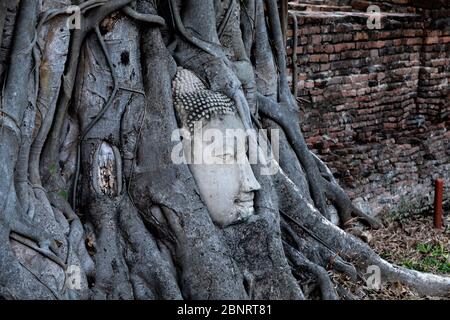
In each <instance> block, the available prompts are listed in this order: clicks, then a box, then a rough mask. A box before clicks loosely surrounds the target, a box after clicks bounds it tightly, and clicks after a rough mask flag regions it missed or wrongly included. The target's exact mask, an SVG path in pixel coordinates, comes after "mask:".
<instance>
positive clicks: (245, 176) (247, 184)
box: [241, 161, 261, 192]
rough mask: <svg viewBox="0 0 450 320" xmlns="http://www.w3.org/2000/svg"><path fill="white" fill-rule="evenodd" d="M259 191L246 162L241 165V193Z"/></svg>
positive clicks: (258, 186) (259, 187)
mask: <svg viewBox="0 0 450 320" xmlns="http://www.w3.org/2000/svg"><path fill="white" fill-rule="evenodd" d="M259 189H261V185H260V184H259V182H258V180H256V177H255V175H254V173H253V170H252V167H251V166H250V164H249V163H248V162H247V161H246V163H244V164H242V165H241V191H243V192H252V191H256V190H259Z"/></svg>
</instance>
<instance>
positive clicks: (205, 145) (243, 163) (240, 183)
mask: <svg viewBox="0 0 450 320" xmlns="http://www.w3.org/2000/svg"><path fill="white" fill-rule="evenodd" d="M229 129H238V130H236V131H235V132H242V133H244V132H245V131H244V125H243V123H242V121H241V120H240V118H238V117H237V116H236V115H233V114H226V115H220V116H219V115H217V116H214V117H212V118H211V119H203V121H202V127H201V132H200V133H198V132H197V129H196V130H195V131H196V132H194V136H193V138H192V141H189V140H183V149H184V152H185V154H187V153H190V154H191V156H192V159H195V158H196V159H202V161H200V162H197V161H196V162H194V164H190V165H189V168H190V170H191V172H192V175H193V177H194V179H195V182H196V184H197V186H198V189H199V191H200V195H201V197H202V200H203V201H204V202H205V204H206V206H207V208H208V210H209V213H210V215H211V218H212V220H213V221H214V222H215V223H216V224H217V225H219V226H221V227H226V226H229V225H231V224H234V223H239V222H243V221H245V220H246V219H248V218H249V217H250V216H251V215H252V214H253V213H254V205H253V199H254V194H255V191H256V190H259V189H260V188H261V186H260V185H259V183H258V181H257V180H256V178H255V175H254V174H253V171H252V168H251V166H250V163H249V161H248V157H247V154H246V151H247V146H246V143H245V142H244V143H238V141H236V137H235V136H232V135H229V134H227V132H228V133H229V132H230V130H229ZM219 136H220V137H219ZM241 138H242V137H241ZM219 140H220V143H217V142H218V141H219ZM244 141H245V139H244ZM214 142H215V143H214ZM222 142H223V143H222ZM241 142H242V140H241ZM199 146H201V148H198V147H199ZM240 146H241V147H240Z"/></svg>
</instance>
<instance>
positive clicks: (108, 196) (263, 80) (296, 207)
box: [0, 0, 450, 299]
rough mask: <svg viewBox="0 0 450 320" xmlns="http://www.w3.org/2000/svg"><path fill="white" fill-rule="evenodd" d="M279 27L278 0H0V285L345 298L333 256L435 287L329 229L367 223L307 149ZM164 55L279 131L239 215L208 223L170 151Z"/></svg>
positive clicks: (354, 270) (2, 292) (29, 292)
mask: <svg viewBox="0 0 450 320" xmlns="http://www.w3.org/2000/svg"><path fill="white" fill-rule="evenodd" d="M71 5H77V8H78V9H77V10H79V11H77V10H74V7H69V6H71ZM77 12H79V13H80V28H75V29H73V28H71V26H73V24H72V22H76V20H72V18H73V17H75V18H76V15H77ZM68 21H69V22H70V23H68ZM281 30H282V28H281V23H280V19H279V15H278V7H277V1H276V0H240V1H238V0H229V1H221V0H214V1H211V0H185V1H180V0H168V1H156V0H137V1H131V0H109V1H104V0H89V1H75V0H74V1H72V2H71V1H70V0H42V1H28V0H22V1H19V0H9V1H2V3H1V4H0V45H1V50H0V85H1V88H2V91H1V96H0V97H1V100H0V101H1V104H0V139H1V144H0V177H1V178H0V298H7V299H304V298H316V296H319V297H321V298H323V299H338V298H341V297H342V298H344V297H348V296H349V295H347V294H343V293H342V291H339V292H340V293H338V291H337V290H336V289H335V285H334V284H333V282H332V280H331V279H330V277H329V275H328V273H327V270H326V268H329V266H330V262H331V261H333V262H334V263H332V269H333V272H337V273H345V274H347V275H349V276H351V277H352V278H353V279H355V281H356V279H357V277H358V275H359V276H361V275H362V274H363V273H364V272H365V271H366V268H367V266H368V265H377V266H379V267H380V269H381V272H382V279H383V280H384V281H401V282H403V283H404V284H406V285H409V286H411V287H412V288H414V289H415V290H417V291H418V292H419V293H422V294H429V295H448V293H449V292H450V279H448V278H441V277H438V276H433V275H426V274H421V273H418V272H414V271H409V270H406V269H403V268H400V267H396V266H393V265H391V264H389V263H387V262H386V261H384V260H382V259H381V258H380V257H379V256H378V255H376V254H375V253H374V252H373V251H372V250H371V249H370V248H369V247H368V246H367V245H366V244H364V243H363V242H362V241H361V240H359V239H357V238H355V237H353V236H352V235H350V234H348V233H346V232H345V231H344V230H343V229H341V228H340V226H345V224H346V223H347V222H348V221H349V220H350V219H351V218H352V217H353V216H356V217H358V218H360V220H361V221H362V222H364V223H365V224H366V225H368V226H370V227H381V225H380V224H379V223H378V222H377V221H376V220H375V219H374V218H372V217H370V216H368V215H366V214H364V213H362V212H361V211H360V210H358V209H357V208H355V207H354V206H353V205H352V203H351V202H350V200H349V198H348V197H347V196H346V194H345V192H344V191H343V190H342V189H341V188H340V187H339V186H338V184H337V182H336V181H335V179H334V178H333V177H332V175H331V173H330V171H329V170H328V168H327V167H326V165H325V164H324V163H323V162H321V161H320V159H319V158H317V157H316V156H315V155H313V154H312V153H311V152H310V151H309V150H308V148H307V146H306V143H305V140H304V139H303V136H302V133H301V130H300V126H299V123H298V106H297V103H296V101H295V99H294V97H293V96H292V94H291V93H290V91H289V86H288V82H287V76H286V72H285V65H286V63H285V50H284V44H283V34H282V31H281ZM269 39H270V40H269ZM177 66H181V67H183V68H186V69H189V70H191V71H193V72H194V73H195V74H196V75H197V76H198V77H200V78H201V79H202V80H203V81H204V82H205V83H207V84H208V85H209V88H210V89H211V90H213V91H217V92H221V93H223V94H225V95H226V96H228V97H230V98H231V99H234V100H236V97H238V96H239V95H240V94H241V93H243V94H244V95H245V101H244V102H245V103H243V104H242V105H243V107H242V109H241V110H240V111H241V112H240V114H241V116H242V118H243V121H244V122H246V123H247V125H248V126H252V127H260V126H262V127H264V128H277V129H280V130H281V135H280V137H281V140H280V141H281V146H280V158H279V165H280V169H279V171H278V173H277V174H276V175H274V176H263V175H257V178H258V181H259V183H260V184H261V186H262V188H261V190H259V191H258V192H257V195H256V200H255V208H256V211H257V214H256V215H255V216H254V217H252V218H251V219H250V220H249V221H247V222H245V223H241V224H237V225H232V226H229V227H227V228H223V229H222V228H219V227H218V226H216V225H215V224H214V223H213V222H212V220H211V218H210V215H209V213H208V209H207V208H206V206H205V205H204V203H203V202H202V200H201V197H200V195H199V193H198V190H197V186H196V184H195V181H194V179H193V177H192V174H191V172H190V171H189V168H188V166H186V165H175V164H173V163H172V161H171V158H170V154H171V150H172V149H173V147H174V145H176V144H177V143H179V141H172V140H171V136H172V132H173V130H174V129H176V128H177V122H176V117H175V111H174V108H173V101H172V87H171V82H172V79H173V77H174V76H175V73H176V70H177ZM250 115H251V119H252V120H250ZM254 171H255V174H257V172H259V170H254ZM330 221H335V222H336V221H338V223H339V225H336V224H333V223H331V222H330ZM311 287H313V288H315V287H317V288H318V289H319V290H311Z"/></svg>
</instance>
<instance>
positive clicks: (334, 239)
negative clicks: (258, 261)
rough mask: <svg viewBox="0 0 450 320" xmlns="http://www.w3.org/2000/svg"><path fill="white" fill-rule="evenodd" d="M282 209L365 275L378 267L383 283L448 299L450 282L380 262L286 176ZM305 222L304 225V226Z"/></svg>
mask: <svg viewBox="0 0 450 320" xmlns="http://www.w3.org/2000/svg"><path fill="white" fill-rule="evenodd" d="M275 179H276V181H277V184H276V185H278V186H280V187H282V188H283V192H280V193H279V197H280V208H281V210H283V211H284V212H286V214H287V215H289V216H290V217H291V219H293V220H295V221H296V223H297V224H300V225H303V226H304V227H305V228H307V229H309V230H311V232H313V233H314V234H315V235H316V236H318V237H320V239H321V241H322V242H323V243H325V244H326V246H327V247H329V248H331V249H332V250H333V251H334V252H339V255H340V256H341V257H342V258H344V259H345V260H347V261H351V262H352V263H353V264H354V266H355V267H356V268H357V269H358V270H360V271H361V272H362V273H366V270H365V268H367V267H368V266H370V265H374V266H378V267H379V268H380V271H381V281H383V282H386V281H400V282H401V283H403V284H405V285H407V286H409V287H411V288H413V289H415V290H416V291H417V292H418V293H419V294H423V295H431V296H448V295H449V293H450V278H446V277H441V276H437V275H432V274H425V273H421V272H418V271H413V270H408V269H405V268H403V267H398V266H395V265H392V264H390V263H388V262H387V261H385V260H383V259H382V258H380V256H379V255H378V254H376V253H375V252H374V251H373V250H372V249H371V248H370V247H369V246H368V245H367V244H365V243H364V242H362V241H361V240H359V239H357V238H355V237H354V236H352V235H350V234H348V233H346V232H345V231H343V230H342V229H340V228H339V227H337V226H335V225H333V224H332V223H330V222H329V221H328V220H326V219H325V218H323V217H322V216H321V215H318V214H317V210H316V209H315V208H314V207H313V206H312V205H311V204H310V203H308V202H307V201H306V200H305V198H303V197H302V196H301V194H300V192H299V190H298V188H297V187H296V186H295V185H294V183H293V182H292V181H291V180H290V179H289V178H288V177H287V176H286V175H284V173H283V172H280V173H279V174H278V175H277V176H276V178H275ZM300 221H301V223H300Z"/></svg>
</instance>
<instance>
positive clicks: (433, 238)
mask: <svg viewBox="0 0 450 320" xmlns="http://www.w3.org/2000/svg"><path fill="white" fill-rule="evenodd" d="M446 212H448V210H446ZM446 216H447V218H446V220H447V221H446V225H447V226H450V217H449V215H448V214H447V215H446ZM381 219H382V220H384V222H385V224H386V226H387V227H386V228H384V229H381V230H373V231H370V232H364V237H365V238H366V240H367V242H369V244H370V246H371V247H372V248H373V249H374V250H375V251H376V252H377V253H378V254H380V256H382V257H383V258H384V259H386V260H387V261H389V262H392V263H395V264H397V265H401V266H404V267H406V268H409V269H415V270H419V271H424V272H431V273H434V274H440V275H444V276H450V230H449V229H450V227H447V229H444V230H436V229H434V228H433V218H432V216H431V215H430V212H429V211H427V212H422V213H420V214H417V213H414V214H402V215H398V214H395V215H392V214H386V215H384V216H383V217H381ZM334 280H335V281H336V283H338V284H340V285H341V286H342V287H344V288H345V289H346V290H347V291H350V292H351V293H352V294H353V295H354V296H355V297H354V298H357V299H383V300H393V299H396V300H398V299H401V300H410V299H434V298H433V297H421V296H419V295H418V294H417V293H415V292H414V291H413V290H410V289H409V288H407V287H405V286H403V285H401V284H400V283H388V284H383V286H382V288H381V289H380V290H373V289H370V288H368V287H367V286H366V284H365V283H364V282H363V281H359V282H358V283H354V282H353V283H352V281H350V280H349V279H347V278H345V276H342V275H335V276H334Z"/></svg>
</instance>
